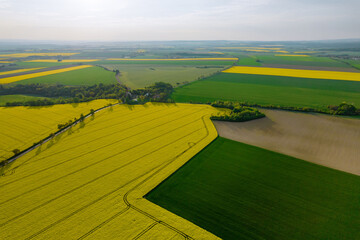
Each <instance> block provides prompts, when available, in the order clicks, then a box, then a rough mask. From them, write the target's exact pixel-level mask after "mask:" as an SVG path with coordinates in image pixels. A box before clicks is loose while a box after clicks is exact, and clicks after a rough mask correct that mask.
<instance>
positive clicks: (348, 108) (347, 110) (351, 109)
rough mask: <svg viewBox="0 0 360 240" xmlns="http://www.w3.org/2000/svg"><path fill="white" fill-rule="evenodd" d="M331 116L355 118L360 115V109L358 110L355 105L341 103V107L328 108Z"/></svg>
mask: <svg viewBox="0 0 360 240" xmlns="http://www.w3.org/2000/svg"><path fill="white" fill-rule="evenodd" d="M328 109H329V111H330V114H334V115H347V116H355V115H360V109H357V108H356V107H355V106H354V105H352V104H348V103H346V102H343V103H341V104H340V105H339V106H333V105H330V106H328Z"/></svg>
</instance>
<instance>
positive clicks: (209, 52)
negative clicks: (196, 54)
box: [208, 52, 224, 55]
mask: <svg viewBox="0 0 360 240" xmlns="http://www.w3.org/2000/svg"><path fill="white" fill-rule="evenodd" d="M208 53H209V54H221V55H223V54H224V53H223V52H208Z"/></svg>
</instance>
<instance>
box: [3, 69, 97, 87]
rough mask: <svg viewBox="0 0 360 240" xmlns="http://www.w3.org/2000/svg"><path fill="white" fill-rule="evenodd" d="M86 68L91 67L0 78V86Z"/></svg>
mask: <svg viewBox="0 0 360 240" xmlns="http://www.w3.org/2000/svg"><path fill="white" fill-rule="evenodd" d="M88 67H93V66H92V65H80V66H76V67H68V68H61V69H56V70H50V71H44V72H38V73H29V74H24V75H19V76H14V77H8V78H0V84H4V83H11V82H17V81H20V80H25V79H29V78H35V77H42V76H46V75H51V74H56V73H62V72H68V71H73V70H78V69H83V68H88Z"/></svg>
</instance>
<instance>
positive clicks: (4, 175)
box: [0, 110, 168, 188]
mask: <svg viewBox="0 0 360 240" xmlns="http://www.w3.org/2000/svg"><path fill="white" fill-rule="evenodd" d="M161 111H165V110H161ZM161 111H156V112H152V114H153V113H158V112H161ZM166 116H168V115H166ZM158 119H159V118H158ZM154 120H156V119H154ZM126 121H128V120H125V121H122V122H120V123H117V124H114V125H111V126H110V127H113V126H116V125H120V124H122V123H124V122H126ZM151 121H152V120H151ZM151 121H147V122H151ZM147 122H146V123H147ZM138 126H139V125H134V126H132V127H130V128H126V129H131V128H133V127H138ZM106 128H108V127H106ZM106 128H102V129H101V130H103V129H106ZM97 131H98V130H96V131H93V132H92V133H94V132H97ZM121 131H124V129H121V130H119V131H116V132H113V133H111V134H108V135H107V136H111V135H113V134H117V133H119V132H121ZM136 135H138V134H135V135H131V136H130V137H133V136H136ZM101 138H103V137H99V138H96V139H92V140H90V141H88V142H85V143H81V144H78V145H75V146H73V147H71V148H67V149H63V150H61V151H58V152H55V153H53V154H50V155H47V156H46V157H42V158H39V159H36V161H32V162H37V161H40V160H42V159H45V158H48V157H51V156H54V155H56V154H59V153H62V152H66V151H67V150H70V149H74V148H77V147H79V146H83V145H84V144H88V143H91V142H94V141H96V140H98V139H101ZM73 139H74V138H73ZM124 139H125V138H124ZM124 139H120V140H124ZM120 140H118V141H117V142H120ZM44 143H45V142H44ZM113 143H114V142H113ZM109 145H111V144H109ZM109 145H105V147H107V146H109ZM101 148H102V147H99V148H97V149H95V150H98V149H101ZM93 152H94V151H93ZM79 156H80V157H81V156H82V155H79ZM32 159H33V157H30V158H29V159H28V160H26V161H25V162H23V163H22V164H20V165H19V166H17V167H15V168H13V169H11V173H10V174H7V172H5V173H4V174H3V175H2V177H6V176H10V175H12V174H14V173H15V171H16V169H18V168H19V167H21V166H24V165H27V164H28V162H29V161H30V160H32ZM73 159H75V158H73ZM73 159H69V160H66V161H64V162H62V163H66V162H68V161H70V160H73ZM62 163H61V164H62ZM58 165H60V164H56V165H53V166H51V167H48V168H45V169H42V170H40V171H38V172H35V173H32V174H29V175H26V176H24V177H23V178H22V179H24V178H27V177H29V176H32V175H34V174H37V173H40V172H43V171H46V170H48V169H50V168H52V167H56V166H58ZM19 180H21V179H18V180H14V181H12V182H8V183H5V184H3V185H0V188H1V187H3V186H6V185H9V184H11V183H13V182H17V181H19Z"/></svg>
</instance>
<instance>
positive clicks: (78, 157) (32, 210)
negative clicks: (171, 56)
mask: <svg viewBox="0 0 360 240" xmlns="http://www.w3.org/2000/svg"><path fill="white" fill-rule="evenodd" d="M218 111H219V110H216V109H215V108H213V107H211V106H208V105H191V104H164V103H148V104H145V105H135V106H127V105H117V106H113V107H112V108H110V109H105V110H102V111H100V112H98V113H95V116H94V118H87V119H86V120H85V121H84V122H83V123H82V124H78V125H77V126H74V127H73V128H72V129H71V130H69V131H67V132H65V133H63V134H62V135H60V136H58V137H55V138H54V139H53V140H52V141H50V142H48V143H46V144H44V145H43V146H42V147H41V148H39V149H35V150H33V151H31V152H30V153H28V154H26V155H25V156H22V157H21V158H19V159H17V160H16V161H15V162H13V163H12V165H11V166H9V167H8V168H7V169H4V170H3V172H4V176H3V177H1V178H0V187H1V190H2V193H1V194H0V203H1V204H0V206H1V218H0V239H33V238H37V239H53V240H54V239H85V238H86V239H114V238H116V239H137V238H139V237H140V236H142V239H184V238H186V239H189V237H192V238H194V239H218V238H217V237H216V236H214V235H213V234H211V233H209V232H207V231H205V230H203V229H201V228H200V227H198V226H196V225H195V224H193V223H191V222H189V221H187V220H185V219H183V218H181V217H178V216H176V215H175V214H173V213H171V212H169V211H167V210H165V209H163V208H161V207H159V206H157V205H155V204H153V203H151V202H149V201H147V200H145V199H144V198H143V196H144V194H146V193H147V192H149V191H150V190H151V189H153V188H154V187H155V186H157V185H158V184H159V183H161V182H162V181H163V180H164V179H165V178H167V177H168V176H169V175H170V174H172V173H173V172H174V171H175V170H177V169H178V168H179V167H180V166H182V165H183V164H184V163H186V162H187V161H188V160H189V159H190V158H191V157H193V156H194V155H195V154H196V153H198V152H199V151H200V150H201V149H203V148H204V147H205V146H206V145H208V144H209V143H210V142H211V141H212V140H214V139H215V138H216V137H217V132H216V129H215V127H214V126H213V124H212V123H211V121H210V119H209V117H210V115H211V114H213V113H216V112H218Z"/></svg>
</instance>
